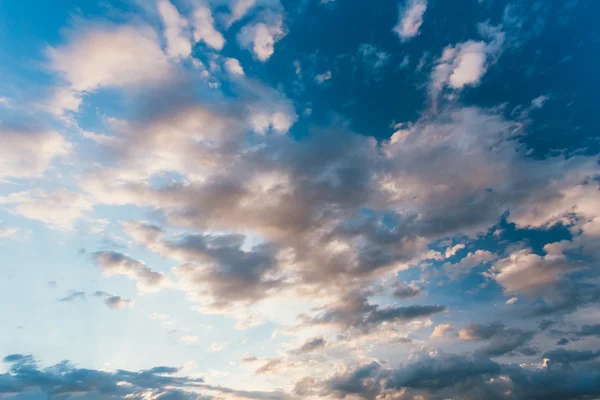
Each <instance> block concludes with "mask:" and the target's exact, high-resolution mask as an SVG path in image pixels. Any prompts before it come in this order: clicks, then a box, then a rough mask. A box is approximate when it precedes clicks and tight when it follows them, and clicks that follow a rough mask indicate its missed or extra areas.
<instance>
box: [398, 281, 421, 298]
mask: <svg viewBox="0 0 600 400" xmlns="http://www.w3.org/2000/svg"><path fill="white" fill-rule="evenodd" d="M420 293H421V289H420V288H419V287H417V286H413V285H408V284H406V283H404V282H399V281H398V282H394V284H393V285H392V296H394V297H396V298H398V299H406V298H410V297H415V296H418V295H419V294H420Z"/></svg>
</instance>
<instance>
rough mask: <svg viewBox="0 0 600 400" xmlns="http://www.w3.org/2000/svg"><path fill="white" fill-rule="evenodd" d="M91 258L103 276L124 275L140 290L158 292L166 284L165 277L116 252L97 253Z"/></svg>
mask: <svg viewBox="0 0 600 400" xmlns="http://www.w3.org/2000/svg"><path fill="white" fill-rule="evenodd" d="M92 258H93V260H94V261H95V262H96V265H97V266H98V267H99V268H100V270H101V271H102V273H103V274H105V275H107V276H112V275H125V276H126V277H128V278H129V279H132V280H134V281H136V284H137V286H138V288H140V289H141V290H146V291H152V290H158V289H160V288H161V286H163V285H165V284H166V282H167V279H166V277H165V276H164V275H163V274H161V273H159V272H156V271H153V270H152V269H150V268H148V267H147V266H146V264H144V263H143V262H142V261H139V260H135V259H133V258H131V257H129V256H127V255H126V254H123V253H119V252H116V251H97V252H95V253H92Z"/></svg>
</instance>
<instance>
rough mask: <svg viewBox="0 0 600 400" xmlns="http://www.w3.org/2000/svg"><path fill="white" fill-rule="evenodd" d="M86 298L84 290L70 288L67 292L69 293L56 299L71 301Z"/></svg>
mask: <svg viewBox="0 0 600 400" xmlns="http://www.w3.org/2000/svg"><path fill="white" fill-rule="evenodd" d="M86 298H87V297H86V294H85V292H80V291H73V290H71V291H70V292H69V294H67V295H66V296H65V297H62V298H60V299H58V301H63V302H73V301H80V300H85V299H86Z"/></svg>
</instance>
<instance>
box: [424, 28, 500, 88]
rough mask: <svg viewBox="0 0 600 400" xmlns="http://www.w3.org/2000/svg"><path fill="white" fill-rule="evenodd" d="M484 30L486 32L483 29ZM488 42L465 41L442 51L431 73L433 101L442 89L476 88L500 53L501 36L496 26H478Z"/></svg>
mask: <svg viewBox="0 0 600 400" xmlns="http://www.w3.org/2000/svg"><path fill="white" fill-rule="evenodd" d="M484 28H485V29H484ZM480 31H482V32H484V33H485V36H487V37H488V39H489V40H488V41H474V40H468V41H466V42H462V43H458V44H456V45H455V46H448V47H446V48H445V49H444V51H443V53H442V55H441V57H440V58H439V59H438V60H437V61H436V66H435V67H434V69H433V71H432V74H431V84H430V85H431V86H430V92H431V94H432V96H433V97H434V98H435V97H437V95H438V94H439V93H440V92H441V91H442V90H443V89H444V88H445V87H449V88H451V89H462V88H464V87H466V86H475V85H478V84H479V82H480V80H481V78H482V77H483V75H484V74H485V73H486V71H487V69H488V67H489V65H490V64H491V63H492V62H493V60H494V58H495V57H497V56H498V54H499V53H500V52H501V50H502V46H503V44H504V33H503V32H502V31H500V29H499V28H497V27H491V26H489V25H485V24H484V25H480Z"/></svg>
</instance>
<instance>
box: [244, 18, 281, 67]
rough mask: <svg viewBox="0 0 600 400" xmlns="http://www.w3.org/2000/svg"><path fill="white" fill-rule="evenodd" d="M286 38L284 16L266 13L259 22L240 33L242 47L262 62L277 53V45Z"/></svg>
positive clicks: (247, 26)
mask: <svg viewBox="0 0 600 400" xmlns="http://www.w3.org/2000/svg"><path fill="white" fill-rule="evenodd" d="M284 36H285V30H284V28H283V17H282V15H280V14H278V13H275V12H273V11H270V10H266V11H264V12H263V13H262V14H261V16H260V17H259V19H258V21H256V22H252V23H250V24H248V25H246V26H244V27H243V28H242V29H241V31H240V32H239V33H238V36H237V40H238V42H239V44H240V46H242V47H244V48H246V49H248V50H250V51H251V52H252V53H253V54H254V56H255V57H256V58H257V59H258V60H260V61H263V62H264V61H267V60H268V59H269V58H270V57H271V56H272V55H273V53H274V52H275V43H277V42H278V41H279V40H281V39H282V38H283V37H284Z"/></svg>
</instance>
